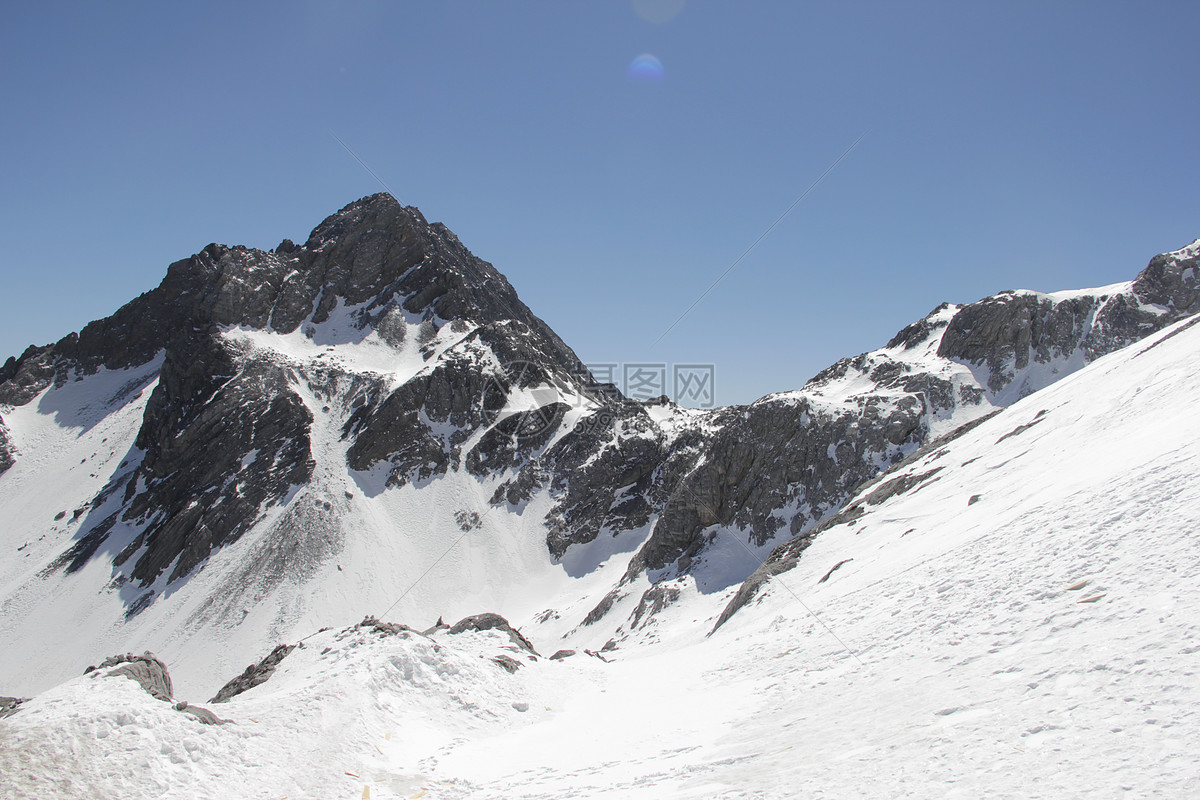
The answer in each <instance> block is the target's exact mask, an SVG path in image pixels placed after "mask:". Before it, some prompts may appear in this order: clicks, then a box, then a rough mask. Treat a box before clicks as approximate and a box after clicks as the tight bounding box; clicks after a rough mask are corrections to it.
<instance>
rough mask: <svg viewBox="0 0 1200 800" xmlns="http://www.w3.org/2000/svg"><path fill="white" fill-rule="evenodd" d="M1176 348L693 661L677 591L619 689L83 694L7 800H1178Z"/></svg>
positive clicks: (1135, 365)
mask: <svg viewBox="0 0 1200 800" xmlns="http://www.w3.org/2000/svg"><path fill="white" fill-rule="evenodd" d="M1195 321H1196V320H1195V318H1194V319H1193V320H1191V321H1184V322H1182V323H1179V324H1177V325H1175V326H1173V327H1172V328H1170V329H1168V330H1167V331H1164V332H1162V333H1159V334H1157V335H1155V336H1153V337H1151V338H1149V339H1147V340H1145V341H1143V342H1139V343H1137V344H1135V345H1133V346H1131V347H1129V348H1127V349H1125V350H1122V351H1120V352H1117V353H1114V354H1112V355H1109V356H1107V357H1105V358H1102V359H1100V360H1098V361H1096V362H1094V363H1092V364H1091V365H1089V366H1087V367H1085V368H1083V369H1082V370H1080V371H1078V372H1077V373H1075V374H1073V375H1071V376H1070V377H1068V378H1065V379H1063V380H1062V381H1060V382H1058V383H1056V384H1055V385H1053V386H1051V387H1049V388H1047V389H1044V390H1043V391H1041V392H1038V393H1037V394H1035V395H1032V396H1030V397H1027V398H1025V399H1023V400H1021V401H1019V402H1017V403H1016V404H1015V405H1013V406H1012V407H1011V408H1009V409H1007V410H1005V411H1002V412H1001V413H999V414H997V415H996V416H994V417H992V418H991V419H989V420H987V421H985V422H983V423H982V424H980V425H979V426H978V427H976V428H974V429H973V430H971V431H970V432H968V433H966V434H964V435H962V436H960V437H959V438H958V439H956V440H954V441H952V442H950V443H948V444H947V445H945V446H944V447H943V448H941V449H939V450H936V451H934V452H931V453H928V454H926V455H924V456H922V457H920V458H918V459H916V460H914V461H913V462H912V463H910V464H908V465H906V466H905V467H903V468H902V473H898V474H911V475H926V477H925V479H924V480H922V481H920V482H918V483H917V484H916V485H915V486H914V487H913V488H911V489H909V490H908V491H906V492H902V493H899V494H896V495H894V496H892V497H890V498H889V499H887V500H885V501H883V502H881V503H878V504H875V505H870V504H866V503H864V506H863V507H864V513H863V515H862V516H860V517H858V518H857V519H855V520H853V521H852V522H848V523H844V524H840V525H835V526H833V527H831V528H829V529H828V530H826V531H825V532H823V533H821V534H820V535H819V536H818V537H817V538H816V539H815V541H814V543H813V544H812V545H811V546H810V547H809V548H808V550H806V551H805V552H804V554H803V556H802V557H801V559H800V560H799V563H798V564H797V566H796V567H795V568H794V569H792V570H790V571H787V572H785V573H783V574H781V575H780V576H777V577H776V578H775V579H773V580H771V581H770V582H769V583H768V584H767V585H766V586H765V587H764V589H763V591H762V592H760V594H759V596H758V598H757V600H756V601H755V602H753V603H752V604H751V605H750V606H748V607H746V608H744V609H742V610H741V611H740V612H739V613H737V614H736V615H734V616H733V617H732V619H730V620H729V621H728V622H727V623H726V624H725V625H724V626H722V627H721V628H720V629H718V630H717V631H716V632H715V633H714V634H713V635H712V636H711V637H707V638H706V637H704V635H703V632H704V631H705V630H707V629H708V628H709V627H711V625H712V622H713V621H715V619H716V617H717V615H718V613H719V612H720V611H721V609H722V608H723V606H724V604H725V602H726V601H728V599H729V598H730V596H731V595H732V593H733V590H729V591H726V592H721V593H710V594H703V593H701V592H699V591H697V589H696V587H695V584H694V582H693V579H691V578H687V577H685V578H682V579H680V580H679V581H678V582H676V585H677V587H678V588H679V590H680V592H681V595H682V597H681V599H680V601H679V602H677V603H675V604H673V605H671V606H669V607H668V608H666V609H665V610H664V611H663V612H662V613H661V614H659V615H658V616H657V617H655V618H654V620H653V622H652V623H650V627H651V628H653V629H657V631H658V632H659V637H658V638H659V641H658V643H657V644H656V645H654V646H642V647H636V646H632V645H631V646H629V647H627V648H623V649H619V650H616V651H615V652H609V653H606V654H605V655H606V657H610V658H612V659H613V661H612V663H605V662H603V661H602V660H600V659H599V658H593V657H591V656H587V655H584V654H582V653H581V654H578V655H576V656H573V657H571V658H567V659H564V660H561V661H549V660H547V659H534V660H529V659H528V658H522V659H521V660H522V662H523V664H524V666H523V667H521V668H520V669H518V670H517V671H516V673H515V674H511V675H510V674H509V673H508V672H507V671H506V670H502V669H501V668H500V667H499V666H497V665H495V664H494V663H491V661H490V659H491V658H492V657H493V656H494V654H495V653H496V652H498V651H500V650H504V648H506V647H508V646H510V645H509V643H508V642H507V639H506V638H505V637H503V635H502V634H500V633H498V632H494V631H492V632H485V633H479V634H460V635H457V636H451V635H448V634H445V633H438V634H436V635H434V636H433V638H432V640H430V639H426V638H424V637H421V636H415V635H413V636H409V637H408V638H402V637H382V638H381V637H380V636H378V634H376V633H372V632H371V631H370V630H369V629H361V628H360V629H352V630H350V631H327V632H325V633H321V634H317V635H315V636H313V637H311V638H309V639H308V640H307V641H306V647H305V648H304V649H302V650H297V651H294V652H293V654H292V655H290V656H288V658H287V659H285V660H284V661H283V663H282V664H281V666H280V669H279V671H278V672H277V673H276V675H275V676H274V677H272V679H271V680H270V681H268V682H267V683H265V684H263V685H261V686H259V687H256V688H254V689H252V690H250V691H249V692H247V693H246V694H244V695H242V696H239V697H238V698H235V699H234V700H233V701H231V702H230V703H228V704H221V705H216V706H213V710H214V711H216V712H217V713H218V714H220V715H221V716H222V717H226V718H229V719H232V720H234V722H233V724H228V725H224V726H219V727H202V726H200V725H199V724H198V723H196V722H194V721H193V720H191V719H190V718H188V717H186V716H184V715H182V714H179V713H177V712H174V711H172V710H171V707H170V705H168V704H166V703H162V702H160V701H156V700H153V699H152V698H150V697H149V695H146V694H144V693H141V692H140V690H138V689H137V688H136V687H135V686H134V684H132V683H130V682H128V681H126V680H125V679H121V678H102V679H93V678H90V677H87V678H76V679H73V680H72V681H69V682H67V683H66V684H63V685H62V686H60V687H58V688H56V689H53V690H51V691H49V692H46V693H45V694H43V695H41V696H40V697H38V698H35V699H34V700H33V701H31V702H30V703H29V704H28V705H27V706H26V707H24V708H23V709H22V710H20V711H19V712H18V713H17V714H15V715H14V716H12V717H9V718H7V719H4V720H3V721H0V775H2V777H0V793H2V794H4V795H5V796H13V797H44V796H47V795H54V794H57V795H59V796H89V797H112V796H118V795H120V796H121V797H125V798H136V797H222V798H223V797H230V796H236V797H247V798H258V797H261V798H268V797H274V798H279V797H283V796H285V795H286V796H287V797H289V798H297V797H314V798H317V797H320V798H329V797H355V798H357V797H367V796H370V797H373V798H382V797H426V798H430V799H431V800H432V799H433V798H497V797H506V798H507V797H521V798H589V797H622V798H700V797H705V798H713V797H716V798H730V799H732V798H788V797H800V796H811V797H830V798H837V797H913V796H917V797H921V796H924V797H972V798H973V797H979V796H988V797H1014V798H1017V797H1030V796H1053V797H1079V798H1083V797H1087V798H1096V797H1101V798H1106V797H1172V798H1174V797H1187V796H1195V795H1197V794H1200V759H1197V758H1196V756H1195V755H1194V752H1193V751H1194V745H1189V744H1188V742H1193V743H1194V742H1195V741H1198V740H1200V713H1198V712H1197V710H1196V709H1197V708H1200V703H1198V702H1197V701H1198V700H1200V681H1197V676H1196V673H1197V669H1198V666H1200V598H1198V597H1197V594H1196V592H1195V587H1196V586H1197V585H1198V579H1200V539H1198V538H1197V535H1196V533H1197V511H1196V509H1198V508H1200V484H1197V482H1196V481H1195V478H1194V476H1195V474H1196V473H1197V471H1198V470H1200V419H1198V418H1197V416H1196V414H1195V413H1194V409H1195V403H1196V398H1197V397H1200V325H1197V324H1192V323H1194V322H1195ZM939 467H940V468H942V469H941V471H938V472H933V470H935V469H938V468H939ZM898 474H893V475H889V476H887V479H889V480H890V479H892V478H894V477H897V475H898ZM865 491H866V492H869V491H870V488H868V489H867V490H865ZM863 499H864V498H863V497H860V498H858V499H857V500H863ZM857 500H856V501H852V504H853V502H857ZM839 564H840V566H838V565H839ZM825 576H828V577H827V578H826V579H825V580H824V581H822V578H823V577H825ZM685 623H691V624H685ZM704 623H706V624H704ZM326 648H329V649H328V650H326ZM507 652H509V653H510V654H514V653H515V651H511V650H510V651H507ZM517 655H519V654H517ZM172 666H174V665H172ZM187 699H189V700H192V701H193V702H197V701H199V702H202V701H203V699H204V698H200V697H195V698H193V697H188V698H187ZM522 708H523V709H524V710H521V709H522Z"/></svg>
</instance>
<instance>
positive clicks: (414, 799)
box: [409, 789, 425, 800]
mask: <svg viewBox="0 0 1200 800" xmlns="http://www.w3.org/2000/svg"><path fill="white" fill-rule="evenodd" d="M424 796H425V790H424V789H422V790H421V791H419V792H417V793H416V794H414V795H413V796H412V797H411V798H409V800H417V798H418V797H424Z"/></svg>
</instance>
